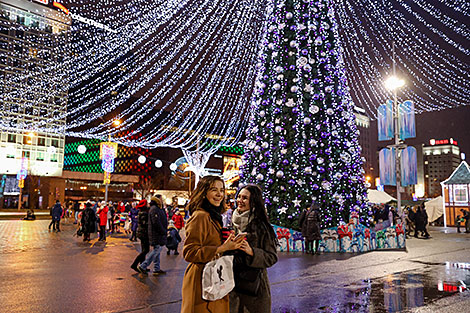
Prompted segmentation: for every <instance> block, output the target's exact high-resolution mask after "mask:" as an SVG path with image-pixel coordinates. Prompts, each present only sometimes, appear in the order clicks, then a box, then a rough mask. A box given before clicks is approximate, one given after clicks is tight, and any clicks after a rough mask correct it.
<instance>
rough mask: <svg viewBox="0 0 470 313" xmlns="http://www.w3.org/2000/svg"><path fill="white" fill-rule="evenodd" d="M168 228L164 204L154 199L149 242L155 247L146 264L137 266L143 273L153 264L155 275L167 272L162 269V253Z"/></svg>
mask: <svg viewBox="0 0 470 313" xmlns="http://www.w3.org/2000/svg"><path fill="white" fill-rule="evenodd" d="M167 228H168V220H167V217H166V212H165V210H164V209H163V203H162V200H161V199H160V198H155V197H153V198H152V199H150V210H149V225H148V230H149V242H150V245H151V246H152V247H153V249H152V251H150V253H148V255H147V258H146V259H145V261H144V262H142V263H141V264H140V265H138V266H137V269H138V270H139V271H140V272H141V273H142V274H146V273H147V267H148V266H149V265H150V264H151V263H152V262H153V264H154V270H153V275H154V276H158V275H160V274H165V273H166V272H165V271H163V270H162V269H161V268H160V252H161V251H162V248H163V246H165V244H166V232H167Z"/></svg>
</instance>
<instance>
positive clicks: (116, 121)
mask: <svg viewBox="0 0 470 313" xmlns="http://www.w3.org/2000/svg"><path fill="white" fill-rule="evenodd" d="M113 125H114V126H116V127H117V126H119V125H121V121H120V120H114V121H113Z"/></svg>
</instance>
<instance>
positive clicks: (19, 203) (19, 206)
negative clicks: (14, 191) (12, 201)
mask: <svg viewBox="0 0 470 313" xmlns="http://www.w3.org/2000/svg"><path fill="white" fill-rule="evenodd" d="M22 197H23V188H20V198H19V199H18V211H19V210H20V209H21V198H22Z"/></svg>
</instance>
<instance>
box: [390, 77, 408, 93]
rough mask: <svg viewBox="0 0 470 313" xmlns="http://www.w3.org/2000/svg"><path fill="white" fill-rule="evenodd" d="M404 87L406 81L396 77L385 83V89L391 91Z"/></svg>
mask: <svg viewBox="0 0 470 313" xmlns="http://www.w3.org/2000/svg"><path fill="white" fill-rule="evenodd" d="M404 85H405V81H404V80H403V79H400V78H398V77H396V76H392V77H389V78H388V79H387V80H386V81H385V88H387V89H389V90H395V89H397V88H400V87H403V86H404Z"/></svg>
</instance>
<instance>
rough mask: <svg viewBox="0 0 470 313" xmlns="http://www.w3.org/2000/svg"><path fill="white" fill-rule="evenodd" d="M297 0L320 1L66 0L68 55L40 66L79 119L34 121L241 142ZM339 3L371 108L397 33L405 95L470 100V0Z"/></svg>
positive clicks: (207, 142)
mask: <svg viewBox="0 0 470 313" xmlns="http://www.w3.org/2000/svg"><path fill="white" fill-rule="evenodd" d="M285 1H294V2H296V1H297V2H309V1H310V0H283V1H281V0H264V1H248V0H165V1H149V0H104V1H90V0H78V1H69V0H67V1H62V2H63V4H64V5H65V6H66V7H67V8H68V9H69V11H70V16H71V17H72V21H73V22H72V26H71V27H70V29H69V31H68V32H67V33H66V34H60V35H59V34H57V36H60V38H61V39H63V42H64V44H61V45H58V46H57V47H55V48H54V49H56V50H57V51H55V53H56V54H57V55H60V56H61V57H60V58H57V60H56V61H55V62H51V63H50V64H51V65H50V68H40V69H37V70H36V71H40V72H41V74H47V73H54V75H50V76H49V79H51V80H57V79H61V80H62V81H63V82H64V83H63V87H62V88H57V89H56V90H51V91H50V94H47V95H44V97H51V96H54V93H63V92H64V91H68V99H69V100H68V104H67V110H66V112H65V113H62V114H64V116H54V117H53V118H65V119H66V120H67V123H66V124H65V125H64V126H63V128H62V129H51V126H50V125H52V124H51V123H48V122H47V120H44V121H43V122H41V123H36V124H35V125H34V128H35V129H36V130H41V129H43V130H45V131H57V132H62V133H64V132H65V134H66V135H69V136H75V137H84V138H100V139H103V138H108V137H112V138H113V141H116V142H118V143H121V144H124V145H127V146H139V147H144V148H155V147H162V146H165V147H174V148H182V149H184V150H188V149H194V148H195V147H196V145H198V143H200V150H201V151H206V152H210V151H215V150H216V149H217V147H219V146H220V145H234V144H236V143H237V142H239V140H240V139H241V138H242V137H243V132H244V130H245V128H246V125H247V124H248V121H249V118H250V114H253V113H254V112H251V107H252V106H250V104H251V103H252V95H253V91H254V90H255V88H257V87H256V86H257V84H256V81H257V75H258V72H257V68H259V67H260V65H259V64H257V62H258V60H259V57H258V55H259V53H263V51H262V49H261V48H260V47H262V46H263V45H262V43H263V40H264V34H265V31H266V25H267V23H266V21H267V16H268V15H269V12H268V10H267V8H269V7H274V10H275V9H276V6H279V5H282V4H283V3H284V2H285ZM313 2H314V1H313ZM332 2H333V3H334V8H335V12H336V15H337V20H338V23H339V27H340V29H339V34H340V38H341V42H342V53H343V57H344V62H345V67H346V76H347V81H348V87H349V90H350V91H349V92H350V94H351V96H352V98H353V100H354V102H355V104H356V105H357V106H359V107H362V108H364V109H365V110H366V112H367V114H368V115H369V116H370V117H372V118H374V117H375V116H376V110H377V107H378V106H379V105H380V104H382V103H384V102H385V101H386V99H387V98H388V97H390V92H389V91H387V90H386V89H385V87H384V81H385V80H386V79H387V78H388V77H389V76H390V73H391V71H392V70H391V68H392V61H391V59H392V51H391V47H392V42H394V44H395V47H396V48H395V49H396V66H397V73H398V74H400V75H401V77H402V78H403V79H404V80H405V82H406V84H405V86H404V88H402V89H401V91H400V94H399V98H400V99H401V100H405V99H410V100H413V101H414V103H415V107H416V109H417V111H418V113H419V112H426V111H435V110H441V109H446V108H453V107H458V106H463V105H468V104H469V103H470V94H469V92H468V86H470V81H469V80H470V78H469V75H468V74H469V62H468V61H469V59H468V58H469V55H470V53H469V52H470V49H469V46H468V38H469V34H470V30H469V25H468V21H469V20H470V19H469V6H470V5H469V3H468V2H467V1H465V0H453V1H451V0H433V1H428V0H426V1H425V0H412V1H404V0H397V1H392V0H379V1H377V0H354V1H353V0H341V1H340V0H332ZM38 73H39V72H38ZM38 73H36V72H29V73H27V74H22V75H28V76H30V77H33V76H35V75H37V74H38ZM43 77H44V75H43ZM12 79H24V77H21V78H18V77H17V78H12ZM258 80H259V77H258ZM38 83H40V84H44V82H43V81H42V82H41V81H38ZM25 88H35V86H34V85H31V86H28V87H25ZM16 92H18V91H16ZM9 96H10V97H15V95H14V94H11V95H5V94H4V96H3V97H4V98H5V99H6V98H8V97H9ZM42 100H44V99H42ZM42 100H41V99H36V100H35V101H38V102H40V101H42ZM117 120H119V121H120V123H116V121H117ZM118 124H119V126H118V127H117V126H116V125H118ZM22 126H24V125H22ZM18 127H19V126H18Z"/></svg>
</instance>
